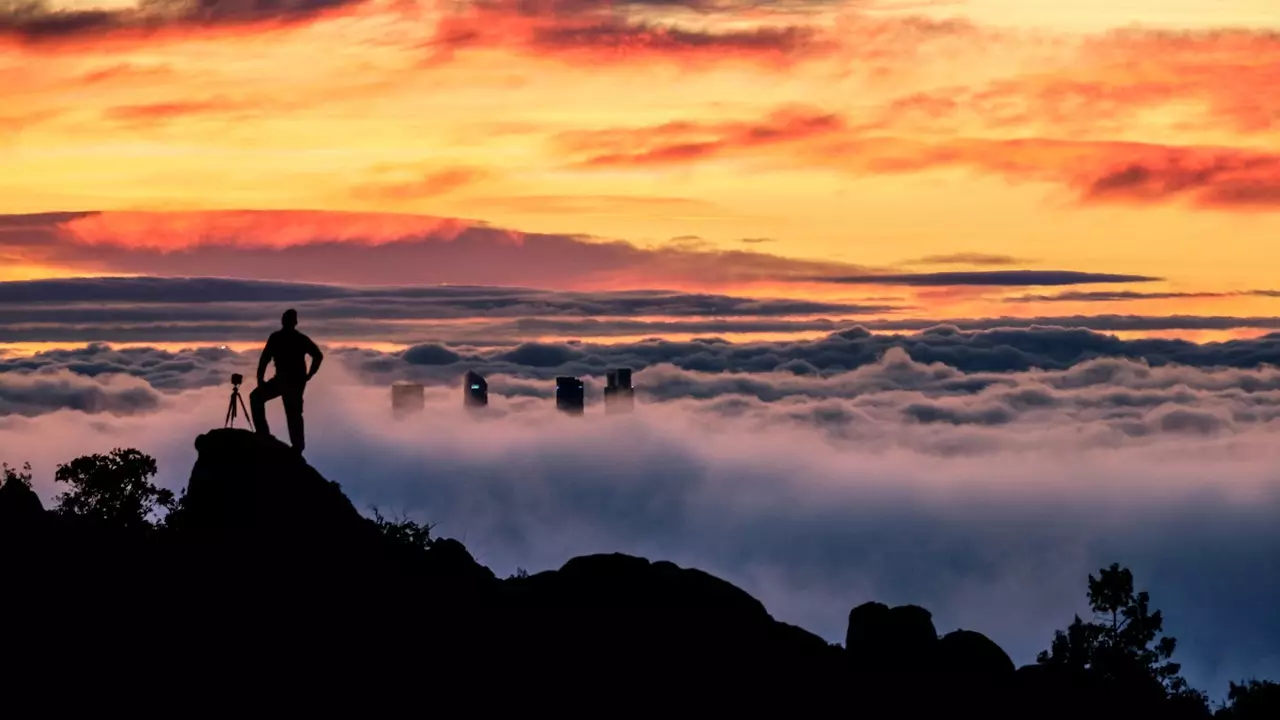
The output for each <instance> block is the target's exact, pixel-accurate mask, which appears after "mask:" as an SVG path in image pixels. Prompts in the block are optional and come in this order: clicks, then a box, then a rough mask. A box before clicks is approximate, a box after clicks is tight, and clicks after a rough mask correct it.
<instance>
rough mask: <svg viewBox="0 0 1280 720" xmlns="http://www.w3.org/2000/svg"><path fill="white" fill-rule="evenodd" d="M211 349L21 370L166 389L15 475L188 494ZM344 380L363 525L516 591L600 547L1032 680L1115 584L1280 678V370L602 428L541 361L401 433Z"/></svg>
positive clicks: (15, 435) (216, 396)
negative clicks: (146, 473) (65, 465)
mask: <svg viewBox="0 0 1280 720" xmlns="http://www.w3.org/2000/svg"><path fill="white" fill-rule="evenodd" d="M742 350H745V351H746V352H745V353H744V354H745V355H748V356H749V355H750V354H751V352H750V349H745V348H744V349H742ZM411 352H412V355H413V356H414V359H416V360H418V361H422V362H439V361H442V360H449V357H448V356H447V355H445V354H444V353H443V352H442V351H441V350H440V349H431V348H418V349H415V350H414V351H411ZM519 352H520V353H521V354H519V355H517V357H524V358H525V359H526V360H535V359H538V356H537V354H536V353H531V352H530V351H529V350H528V349H525V350H523V351H519ZM204 353H205V354H204V355H202V356H197V355H195V354H192V353H186V354H166V353H160V352H157V351H145V350H134V351H107V350H105V349H102V348H97V349H89V350H82V351H78V352H71V351H66V352H63V353H61V354H58V355H48V356H42V357H40V358H37V359H36V360H35V362H33V361H31V360H28V361H26V363H25V364H23V365H17V364H14V362H13V361H12V360H10V361H8V364H7V365H6V366H5V367H6V371H5V372H0V387H16V386H19V385H21V386H22V387H31V386H32V381H33V379H40V378H44V379H46V380H49V379H55V378H56V379H61V380H63V381H66V382H73V381H74V382H81V383H85V384H86V385H89V384H92V385H97V386H98V387H100V388H103V389H104V390H105V389H106V388H108V387H109V386H114V387H118V388H122V389H123V388H128V387H137V385H136V383H135V382H134V381H135V380H137V379H145V380H148V381H150V382H152V383H155V384H156V385H157V386H158V387H157V390H156V392H155V393H154V398H155V404H154V405H150V406H148V407H139V408H129V409H126V408H122V407H116V408H114V409H106V408H102V409H103V411H102V412H95V411H94V410H95V409H96V408H92V407H81V408H77V409H73V406H72V405H71V404H70V401H68V402H67V405H66V407H64V408H63V409H60V410H54V409H53V406H54V405H57V404H58V403H59V402H60V401H59V400H57V399H56V398H57V397H59V396H58V395H57V393H56V392H54V391H53V390H52V389H49V388H47V387H46V389H45V390H44V391H43V392H45V393H46V395H45V397H47V398H49V400H47V401H46V405H47V406H48V409H49V411H47V412H43V413H42V414H39V415H23V414H9V415H5V416H0V447H4V448H5V451H4V454H5V455H6V457H4V458H0V459H3V460H5V461H6V462H9V463H10V464H14V463H20V462H22V461H24V460H30V461H32V463H33V465H34V466H35V470H36V475H37V486H38V490H39V491H40V492H41V493H42V494H43V495H44V496H45V497H46V498H48V497H50V496H51V494H52V493H53V491H54V488H53V487H52V484H51V482H50V480H51V477H52V467H53V464H54V463H56V462H61V461H65V460H68V459H70V458H71V457H74V456H76V455H79V454H83V453H89V452H99V451H103V450H106V449H110V448H111V447H114V446H118V445H136V446H138V447H140V448H142V449H144V450H147V451H148V452H151V453H153V454H155V455H156V456H157V457H158V459H159V460H160V465H161V468H162V481H163V482H164V483H165V484H167V485H170V486H177V485H180V484H181V483H182V482H184V481H185V476H186V473H187V472H188V470H189V468H190V464H191V462H192V460H193V459H194V450H193V445H192V440H193V438H194V436H195V434H196V433H198V432H201V431H203V430H204V429H207V428H209V427H214V426H220V424H221V421H222V415H223V413H224V411H225V403H226V393H227V386H226V385H225V382H224V384H222V385H221V386H220V387H209V386H208V385H211V384H212V383H213V382H214V378H213V376H214V375H219V376H220V377H221V372H222V370H225V369H227V368H230V367H242V366H243V364H244V363H245V362H246V361H247V360H250V359H251V358H243V357H239V356H237V355H236V354H235V353H230V352H225V351H224V352H214V351H204ZM362 357H363V358H364V359H365V360H366V361H372V360H375V359H377V357H378V356H377V354H375V353H371V352H365V353H363V355H362ZM956 357H964V354H963V353H960V352H957V353H956ZM344 359H345V360H348V362H336V363H333V364H332V365H326V370H325V371H323V372H322V374H321V375H320V376H319V378H318V380H317V383H316V385H315V386H314V387H313V388H312V389H311V390H309V393H308V405H307V410H308V413H309V421H308V431H309V433H310V438H311V442H310V443H309V445H310V446H311V447H312V448H314V449H312V450H310V451H309V457H310V459H311V461H312V462H313V463H314V464H315V465H316V466H317V467H318V468H319V469H320V470H321V471H322V472H325V473H326V474H328V475H329V476H330V477H332V478H334V479H338V480H340V481H341V482H342V483H343V487H344V489H345V490H346V491H347V492H348V493H349V494H350V495H351V496H352V497H353V499H354V500H355V501H356V503H357V505H358V506H360V507H362V508H364V507H368V506H370V505H377V506H378V507H380V508H381V509H382V511H383V512H384V513H391V514H397V513H408V514H410V515H412V516H413V517H416V518H418V519H419V520H425V521H432V522H438V523H439V525H438V527H437V530H438V532H440V533H442V534H445V535H448V536H453V537H459V538H461V539H463V540H465V541H466V542H467V544H468V545H469V547H471V548H472V549H473V551H474V552H476V554H477V555H478V557H479V559H480V560H481V561H482V562H485V563H488V564H490V565H491V566H493V567H494V569H495V570H496V571H498V572H500V573H507V572H511V571H513V570H514V569H515V568H516V567H525V568H526V569H529V570H537V569H542V568H545V567H553V566H557V565H558V564H559V563H561V562H563V560H564V559H566V558H567V557H568V556H570V555H573V554H578V553H584V552H607V551H612V550H619V551H624V552H634V553H640V554H646V555H650V556H655V557H656V556H661V557H667V558H670V559H673V560H675V561H677V562H681V563H686V564H692V565H696V566H698V567H702V568H705V569H708V570H710V571H712V572H716V573H718V574H722V575H723V576H725V577H727V578H728V579H730V580H732V581H734V582H736V583H739V584H741V585H742V586H743V587H745V588H747V589H748V590H749V591H751V592H753V593H755V594H757V595H758V596H759V597H761V598H762V599H763V600H764V601H765V602H766V604H767V605H768V607H769V608H770V610H771V611H773V612H774V613H775V614H776V615H777V616H778V617H780V618H782V619H784V620H787V621H790V622H796V623H799V624H801V625H804V626H806V627H808V628H810V629H813V630H815V631H817V632H819V633H821V634H823V635H825V636H827V637H828V638H830V639H832V640H836V639H839V637H840V636H841V634H842V632H843V625H844V622H845V616H846V613H847V612H848V609H849V608H850V607H852V606H853V605H855V604H857V603H860V602H863V601H865V600H871V599H877V600H882V601H886V602H892V603H902V602H918V603H922V604H924V605H926V606H927V607H929V608H930V609H931V610H933V611H934V613H935V618H936V620H937V624H938V626H939V629H940V630H943V631H946V630H949V629H953V628H955V627H967V628H971V629H976V630H980V631H983V632H986V633H988V634H990V635H991V636H992V637H993V638H995V639H996V640H997V641H998V642H1000V643H1001V644H1002V645H1004V646H1005V647H1006V648H1008V649H1009V650H1010V652H1011V653H1012V654H1013V655H1014V657H1015V658H1016V659H1017V660H1018V661H1019V662H1029V661H1030V660H1031V659H1032V656H1033V655H1034V653H1035V651H1037V650H1039V649H1042V648H1044V647H1045V646H1046V644H1047V643H1048V641H1049V639H1050V637H1051V634H1052V630H1053V629H1054V628H1056V627H1062V626H1065V624H1066V623H1068V622H1069V621H1070V618H1071V615H1072V613H1075V612H1080V611H1083V609H1084V608H1083V600H1084V598H1083V595H1084V589H1085V576H1086V575H1087V574H1088V573H1089V572H1091V571H1094V572H1096V569H1097V567H1099V566H1100V565H1102V564H1105V563H1109V562H1112V561H1118V562H1123V563H1125V564H1127V565H1129V566H1131V567H1132V568H1133V569H1134V570H1135V572H1136V573H1137V576H1138V580H1139V582H1140V583H1141V584H1143V585H1144V586H1145V587H1147V588H1149V589H1150V590H1151V592H1152V596H1153V599H1154V601H1155V603H1156V605H1157V606H1159V607H1161V608H1162V609H1164V610H1165V613H1166V618H1167V620H1166V622H1167V623H1168V625H1169V629H1170V631H1171V632H1172V633H1173V634H1174V635H1176V636H1177V637H1178V638H1179V639H1180V644H1179V653H1180V656H1181V659H1182V660H1183V661H1184V662H1185V663H1186V667H1187V671H1188V673H1189V674H1190V675H1191V677H1192V678H1193V679H1194V680H1195V681H1196V682H1197V683H1199V684H1200V685H1201V686H1203V687H1206V688H1207V689H1209V690H1210V691H1211V692H1213V693H1214V694H1215V695H1221V693H1222V692H1223V690H1224V688H1225V682H1226V680H1227V679H1232V678H1234V679H1238V678H1240V677H1242V676H1246V675H1251V674H1259V675H1271V676H1274V675H1275V674H1276V673H1277V672H1278V671H1280V666H1278V663H1280V658H1278V657H1277V656H1276V653H1275V648H1276V647H1277V646H1280V624H1278V623H1277V619H1276V617H1275V614H1274V612H1272V608H1274V606H1275V604H1276V602H1280V565H1277V557H1280V531H1277V529H1276V526H1275V523H1274V522H1273V519H1274V517H1275V513H1276V512H1277V511H1278V510H1280V484H1277V479H1276V476H1275V474H1274V472H1273V471H1272V469H1271V468H1273V467H1274V464H1275V460H1276V456H1275V450H1274V448H1275V446H1276V444H1275V442H1274V434H1275V432H1276V428H1277V427H1280V425H1277V421H1276V418H1277V417H1280V373H1278V371H1277V370H1276V369H1275V368H1273V367H1262V368H1253V369H1247V370H1246V369H1228V368H1217V369H1214V368H1194V367H1186V366H1173V365H1168V366H1163V367H1152V366H1150V365H1147V364H1144V363H1141V362H1135V361H1132V360H1124V359H1117V358H1103V359H1098V360H1092V361H1087V362H1084V363H1078V364H1075V365H1073V366H1071V367H1068V368H1066V369H1063V370H1052V371H1029V372H1003V373H994V372H985V371H969V372H966V371H963V370H960V369H957V368H955V367H950V366H946V365H941V364H936V363H935V364H925V363H919V362H915V361H912V360H910V359H909V358H908V357H907V355H906V354H905V353H904V352H902V351H901V350H892V351H890V352H888V353H886V354H885V355H884V356H883V357H880V358H877V359H874V360H872V361H871V362H869V363H867V364H864V365H862V366H861V367H859V368H858V369H856V370H851V371H849V372H844V373H838V374H831V375H829V376H824V377H818V376H813V375H808V374H794V373H790V372H786V371H769V372H753V373H738V374H722V373H707V372H698V371H691V370H688V369H680V368H677V367H673V366H671V365H659V366H652V367H649V368H647V369H646V370H644V371H643V372H641V373H639V374H637V376H636V380H637V383H638V384H639V385H640V386H641V387H642V388H643V398H642V402H641V403H640V404H639V405H638V407H637V411H636V413H634V414H633V415H630V416H613V417H608V418H605V417H595V416H597V415H598V414H599V413H600V412H601V411H600V409H599V407H598V405H597V404H596V403H597V402H598V399H593V402H592V406H591V407H590V408H589V410H588V412H589V413H590V414H591V415H592V416H593V418H594V419H593V418H588V419H587V420H585V421H583V420H581V419H578V420H575V419H573V418H568V417H562V416H559V415H558V414H556V413H555V412H554V411H553V410H552V409H551V403H550V401H549V397H548V394H549V393H548V389H547V387H546V386H547V385H549V383H548V382H546V381H545V380H535V379H534V378H533V376H535V375H540V374H542V373H543V372H544V371H549V370H552V369H553V368H552V366H542V367H527V368H525V372H521V373H515V374H512V375H491V376H490V379H491V390H492V391H493V392H492V394H491V401H492V406H491V408H490V412H489V413H488V415H487V417H468V416H464V414H463V413H462V408H461V399H460V398H459V397H458V396H457V389H456V387H455V385H454V382H455V381H456V380H457V378H456V377H454V378H452V379H451V380H450V381H449V382H447V384H441V385H439V386H434V387H432V388H429V389H428V403H429V405H430V407H431V409H432V411H431V412H430V413H427V414H425V415H422V416H418V417H416V418H413V419H410V420H408V421H405V422H394V421H392V420H391V419H390V416H389V410H390V408H389V399H390V398H389V394H388V392H387V389H386V387H385V385H383V384H381V383H380V382H379V383H374V384H372V385H370V384H369V379H370V378H369V376H368V375H367V373H368V372H369V370H368V369H367V368H366V369H365V370H364V373H366V374H365V375H358V374H357V368H358V367H359V366H358V365H356V366H353V365H352V363H351V362H349V361H350V358H344ZM739 359H740V360H742V357H741V356H740V357H739ZM383 361H384V362H387V363H392V362H393V359H392V358H390V357H386V356H384V358H383ZM775 361H776V359H775ZM39 363H43V369H35V368H34V367H33V365H34V364H39ZM761 365H764V363H761ZM19 367H25V368H28V369H25V370H20V369H19ZM455 369H456V368H455ZM122 370H123V371H125V372H126V374H129V375H132V376H133V377H132V378H127V377H126V378H122V377H120V376H119V375H118V374H114V373H118V372H119V371H122ZM215 370H216V371H215ZM187 376H190V379H184V378H187ZM441 382H442V383H445V380H444V378H442V379H441ZM131 383H133V384H131ZM201 386H204V387H203V389H199V388H200V387H201ZM179 388H186V389H179ZM593 390H598V387H594V386H593ZM6 392H7V391H6ZM10 396H11V395H7V394H5V393H0V397H10ZM28 397H29V396H28ZM594 397H595V396H594V395H593V398H594ZM27 402H28V404H30V401H29V400H28V401H27ZM269 413H270V417H271V419H272V421H273V423H275V424H277V425H278V426H279V427H281V428H282V427H283V424H282V423H281V420H282V418H281V417H280V415H279V413H280V410H279V408H278V407H274V406H273V407H272V408H271V409H270V411H269ZM15 452H20V456H18V455H14V453H15Z"/></svg>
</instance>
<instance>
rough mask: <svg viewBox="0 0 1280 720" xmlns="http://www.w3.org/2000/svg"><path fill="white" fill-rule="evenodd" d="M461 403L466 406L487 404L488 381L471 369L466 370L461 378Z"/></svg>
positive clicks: (472, 406) (479, 406)
mask: <svg viewBox="0 0 1280 720" xmlns="http://www.w3.org/2000/svg"><path fill="white" fill-rule="evenodd" d="M462 404H463V406H465V407H468V408H482V407H487V406H488V405H489V383H488V382H486V381H485V379H484V378H483V377H481V376H480V374H479V373H477V372H475V371H473V370H468V371H467V374H466V375H465V376H464V377H463V378H462Z"/></svg>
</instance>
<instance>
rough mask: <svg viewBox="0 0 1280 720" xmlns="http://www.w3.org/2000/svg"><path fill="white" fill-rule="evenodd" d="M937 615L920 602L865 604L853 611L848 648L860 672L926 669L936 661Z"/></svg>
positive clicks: (850, 657)
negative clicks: (932, 613) (890, 604)
mask: <svg viewBox="0 0 1280 720" xmlns="http://www.w3.org/2000/svg"><path fill="white" fill-rule="evenodd" d="M937 644H938V633H937V631H936V630H935V629H934V627H933V616H932V615H931V614H930V613H929V611H928V610H925V609H924V608H922V607H918V606H916V605H901V606H898V607H893V608H890V607H888V606H886V605H884V604H882V603H877V602H869V603H863V604H862V605H859V606H857V607H855V608H854V609H853V610H851V611H849V627H848V629H847V630H846V632H845V651H846V652H847V653H848V655H849V661H850V663H851V664H852V665H853V666H854V667H855V669H856V670H857V671H858V672H893V673H901V672H908V671H912V670H924V669H926V668H928V667H929V666H930V665H931V664H932V663H933V662H934V655H935V652H936V650H937Z"/></svg>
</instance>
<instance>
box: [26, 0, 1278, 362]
mask: <svg viewBox="0 0 1280 720" xmlns="http://www.w3.org/2000/svg"><path fill="white" fill-rule="evenodd" d="M1278 91H1280V6H1278V5H1276V4H1275V3H1273V2H1270V1H1269V0H1130V1H1128V2H1122V3H1116V2H1109V1H1108V2H1104V1H1103V0H1082V1H1079V2H1071V3H1063V2H1049V1H1047V0H954V1H947V2H944V1H941V0H939V1H937V2H931V1H929V0H920V1H919V2H915V1H912V0H901V1H900V2H894V1H892V0H884V1H881V0H846V1H845V2H837V1H832V2H825V1H824V0H797V1H795V2H767V1H765V2H752V1H746V0H744V1H742V2H738V1H737V0H724V1H718V0H634V1H632V2H591V1H589V0H491V1H488V0H487V1H485V2H440V3H433V2H418V1H415V0H391V1H387V0H364V1H361V0H243V1H238V2H237V1H226V2H209V3H204V4H203V5H197V4H195V3H183V2H166V1H165V0H159V1H156V2H147V3H143V4H141V5H134V4H131V3H96V2H93V0H83V1H78V2H70V1H66V2H53V3H39V2H35V3H32V2H24V1H19V2H16V3H15V2H13V1H11V0H10V1H8V2H4V3H0V93H2V97H3V100H4V102H3V103H0V157H3V159H4V164H3V166H4V172H3V173H0V212H3V213H7V214H8V215H6V216H3V217H0V257H3V259H4V263H3V264H2V265H0V280H31V279H39V278H58V277H70V276H85V275H95V276H102V275H166V276H169V275H183V276H191V275H211V276H223V277H236V278H243V279H271V280H305V281H314V282H333V283H345V284H361V285H368V284H414V283H423V282H426V283H439V282H446V283H470V284H491V285H518V286H527V287H537V288H549V289H556V290H619V289H670V290H680V291H693V292H702V291H706V292H715V293H723V294H730V295H754V296H768V297H798V298H818V299H824V300H837V301H842V302H854V303H863V304H868V303H869V304H884V303H885V299H886V298H888V299H889V302H890V304H892V305H894V306H895V309H893V310H892V311H884V312H878V313H869V314H868V313H861V314H855V315H857V317H871V318H880V319H884V318H889V317H894V318H927V319H933V320H938V319H953V318H981V317H993V316H994V317H1010V318H1042V317H1055V318H1061V317H1078V316H1092V315H1137V316H1143V317H1151V316H1170V315H1190V316H1207V317H1216V318H1228V317H1229V318H1260V317H1261V318H1272V317H1274V316H1277V315H1280V312H1277V309H1278V308H1280V293H1276V292H1275V291H1276V290H1277V289H1280V281H1276V280H1275V279H1274V278H1273V277H1272V276H1273V274H1274V271H1275V267H1276V261H1277V260H1278V259H1280V251H1278V250H1276V249H1275V248H1274V247H1273V243H1274V240H1275V238H1276V237H1278V236H1280V92H1278ZM245 211H259V212H245ZM33 213H75V214H71V215H54V216H48V215H41V216H37V217H15V216H18V215H28V214H33ZM81 213H92V214H81ZM477 226H478V227H479V229H480V230H482V231H484V232H485V233H487V234H486V235H485V238H484V239H483V241H470V242H466V241H465V240H467V237H468V236H467V235H466V234H465V233H464V231H466V230H467V228H475V227H477ZM320 244H323V245H324V247H325V253H321V252H320V251H319V250H315V251H314V254H313V255H312V256H308V257H310V259H309V260H308V261H306V262H305V263H303V262H301V261H294V260H287V258H291V257H297V256H300V255H301V254H302V253H303V249H302V248H305V247H306V246H317V245H320ZM424 244H425V245H430V246H432V247H431V248H428V250H427V251H424V252H423V253H422V254H414V253H412V252H408V250H406V248H405V246H406V245H424ZM388 245H391V246H394V247H396V248H399V249H398V250H396V251H394V252H392V251H389V250H388ZM443 246H448V247H443ZM494 247H500V248H501V251H497V250H494V249H493V248H494ZM230 248H238V249H243V250H246V251H248V252H246V253H242V254H240V255H226V254H225V253H224V254H222V255H219V257H220V258H221V259H219V260H213V259H210V258H209V257H208V256H210V255H212V254H216V252H217V251H219V250H223V251H225V250H228V249H230ZM344 249H345V250H346V251H347V252H346V253H345V254H344V252H342V250H344ZM402 251H403V252H402ZM290 253H292V254H290ZM602 254H608V255H609V256H610V258H609V260H608V261H607V262H605V261H599V262H597V261H594V260H592V259H591V258H598V257H599V256H601V255H602ZM264 256H265V257H272V258H275V259H276V261H272V260H270V259H261V258H263V257H264ZM322 256H323V257H322ZM445 256H448V260H447V261H445V260H444V259H443V258H444V257H445ZM349 257H355V258H359V263H360V267H361V269H360V270H359V271H358V272H357V271H356V270H354V269H352V264H351V262H349V261H348V260H346V259H344V258H349ZM236 258H239V260H236ZM304 265H305V267H304ZM1022 270H1037V271H1052V272H1051V273H1050V274H1051V275H1053V276H1054V278H1055V280H1054V281H1053V282H1049V281H1047V280H1045V276H1039V275H1034V276H1026V275H1018V274H1016V273H1015V274H1013V275H1009V274H1008V271H1022ZM938 272H946V273H954V272H960V273H965V274H964V275H962V276H941V277H932V278H926V279H922V278H921V277H920V276H921V274H930V273H938ZM1063 272H1066V273H1067V274H1068V277H1067V278H1065V279H1064V278H1063V277H1059V275H1061V273H1063ZM975 273H976V274H975ZM992 273H995V274H992ZM1080 273H1082V274H1085V275H1072V274H1080ZM881 274H889V275H892V276H894V277H893V278H889V279H888V280H884V281H878V280H876V279H874V278H871V279H869V278H867V277H866V276H867V275H881ZM1115 276H1124V277H1115ZM875 298H879V300H876V299H875ZM868 299H871V300H868ZM1257 324H1258V323H1256V322H1252V323H1251V322H1249V321H1239V322H1235V323H1230V322H1219V323H1218V325H1222V326H1223V327H1215V328H1212V329H1202V330H1198V331H1193V330H1190V329H1187V328H1166V329H1165V331H1164V333H1163V334H1166V335H1168V334H1174V335H1179V336H1184V337H1200V336H1204V337H1209V336H1212V337H1213V338H1214V339H1222V338H1224V337H1232V336H1251V335H1258V334H1261V333H1262V332H1265V331H1266V330H1265V329H1260V328H1258V327H1256V325H1257ZM1225 325H1235V327H1225ZM1153 332H1156V331H1155V330H1153ZM1196 333H1199V335H1197V334H1196ZM1206 333H1208V334H1207V335H1206ZM23 338H24V339H25V340H28V341H35V340H36V339H37V338H34V337H30V336H23ZM6 339H10V338H0V340H6ZM370 339H371V340H372V339H373V338H370Z"/></svg>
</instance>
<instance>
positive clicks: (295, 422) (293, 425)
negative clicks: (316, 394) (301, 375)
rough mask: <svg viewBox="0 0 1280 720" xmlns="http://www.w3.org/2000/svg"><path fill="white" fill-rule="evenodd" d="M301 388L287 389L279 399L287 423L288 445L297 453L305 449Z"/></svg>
mask: <svg viewBox="0 0 1280 720" xmlns="http://www.w3.org/2000/svg"><path fill="white" fill-rule="evenodd" d="M302 390H303V389H302V388H300V387H299V388H289V390H288V392H285V393H284V394H283V395H282V396H281V399H282V400H283V401H284V417H285V419H286V420H287V421H288V422H289V444H290V445H292V446H293V449H294V450H297V451H298V452H299V453H301V452H302V449H303V448H304V447H306V445H307V441H306V437H305V436H304V435H303V428H302Z"/></svg>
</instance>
